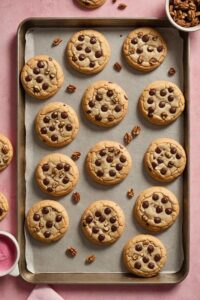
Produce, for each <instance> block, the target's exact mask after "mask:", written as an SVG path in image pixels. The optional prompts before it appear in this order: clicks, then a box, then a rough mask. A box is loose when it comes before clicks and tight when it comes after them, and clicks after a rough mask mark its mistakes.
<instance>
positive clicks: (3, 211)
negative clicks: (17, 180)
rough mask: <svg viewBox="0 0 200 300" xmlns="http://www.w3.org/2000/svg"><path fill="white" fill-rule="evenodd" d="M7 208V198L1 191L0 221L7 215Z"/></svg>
mask: <svg viewBox="0 0 200 300" xmlns="http://www.w3.org/2000/svg"><path fill="white" fill-rule="evenodd" d="M8 210H9V205H8V200H7V198H6V196H5V195H4V194H3V193H0V221H2V220H3V219H4V218H5V216H6V215H7V213H8Z"/></svg>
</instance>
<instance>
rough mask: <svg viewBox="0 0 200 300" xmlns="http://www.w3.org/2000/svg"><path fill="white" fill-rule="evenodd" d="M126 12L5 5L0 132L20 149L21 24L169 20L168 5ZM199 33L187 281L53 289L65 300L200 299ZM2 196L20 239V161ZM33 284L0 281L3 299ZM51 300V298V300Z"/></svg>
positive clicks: (0, 9) (21, 1)
mask: <svg viewBox="0 0 200 300" xmlns="http://www.w3.org/2000/svg"><path fill="white" fill-rule="evenodd" d="M121 2H123V3H126V4H127V8H126V9H125V10H123V11H119V10H117V8H116V6H117V5H116V4H115V5H113V4H112V0H107V3H106V4H105V5H104V6H102V7H101V8H99V9H97V10H94V11H85V10H83V9H80V8H78V7H77V6H76V5H75V2H73V1H72V0H59V1H56V0H29V1H27V0H1V1H0V19H1V21H0V32H1V42H0V44H1V46H0V57H1V68H0V111H1V114H0V115H1V117H0V126H1V127H0V132H2V133H4V134H5V135H7V136H8V137H10V139H11V141H12V143H13V144H14V147H15V146H16V100H17V98H16V97H17V94H16V31H17V27H18V24H19V23H20V22H21V21H22V20H23V19H25V18H28V17H106V16H109V17H112V16H113V17H122V18H126V17H133V18H135V17H146V18H147V17H156V18H158V17H164V15H165V12H164V4H165V1H164V0H153V1H149V0H139V1H138V0H118V3H121ZM199 39H200V32H197V33H192V34H191V35H190V40H191V56H190V70H191V72H190V80H191V97H190V101H191V110H190V113H191V116H190V120H191V123H190V124H191V127H190V137H191V161H190V163H191V165H190V166H191V247H190V248H191V253H190V272H189V275H188V277H187V278H186V279H185V281H183V282H182V283H181V284H179V285H177V286H161V287H158V286H146V287H142V286H132V287H131V286H123V287H117V286H61V285H60V286H59V285H54V286H53V288H54V289H55V290H56V291H57V292H58V293H59V294H60V295H61V296H62V297H63V298H64V299H69V300H74V299H79V300H82V299H96V300H99V299H110V298H112V299H113V300H114V299H122V298H123V299H127V300H128V299H132V300H134V299H138V298H139V297H140V299H141V300H144V299H149V300H151V299H153V300H156V299H159V300H160V299H161V297H162V299H163V300H165V299H171V300H173V299H177V300H188V299H190V300H199V299H200V272H199V270H200V255H199V254H198V253H199V249H200V234H199V231H198V228H199V225H200V222H199V220H200V218H199V216H200V205H199V199H198V195H200V182H199V180H200V179H199V176H200V159H198V155H199V153H200V134H199V132H200V121H199V120H200V105H199V104H198V103H199V101H200V99H199V95H200V84H199V79H200V60H199V55H200V42H199ZM0 191H2V192H3V193H5V195H6V196H7V197H8V199H9V203H10V212H9V214H8V216H7V217H6V219H5V220H4V221H2V222H1V223H0V230H7V231H10V232H12V233H14V234H16V224H17V220H16V205H17V199H16V160H14V161H13V162H12V164H11V165H10V166H9V167H8V168H7V169H6V170H5V171H3V172H2V173H1V174H0ZM33 288H34V286H33V285H31V284H27V283H26V282H24V281H23V280H22V279H21V278H20V277H19V278H12V277H9V276H7V277H4V278H1V279H0V299H2V300H10V299H16V300H18V299H26V298H27V296H28V295H29V293H30V292H31V290H32V289H33ZM47 299H48V297H47Z"/></svg>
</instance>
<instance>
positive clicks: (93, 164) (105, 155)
mask: <svg viewBox="0 0 200 300" xmlns="http://www.w3.org/2000/svg"><path fill="white" fill-rule="evenodd" d="M131 167H132V159H131V156H130V154H129V152H128V151H127V150H126V148H125V147H124V146H122V145H121V144H119V143H117V142H113V141H101V142H99V143H97V144H96V145H94V146H93V147H92V148H91V149H90V151H89V152H88V155H87V158H86V168H87V171H88V173H89V175H90V176H91V177H92V179H94V180H95V181H96V182H98V183H101V184H103V185H114V184H117V183H119V182H120V181H122V180H123V179H124V178H125V177H126V176H127V175H128V173H129V172H130V169H131Z"/></svg>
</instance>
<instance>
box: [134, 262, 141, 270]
mask: <svg viewBox="0 0 200 300" xmlns="http://www.w3.org/2000/svg"><path fill="white" fill-rule="evenodd" d="M134 268H136V269H137V270H139V269H140V268H141V263H140V262H139V261H136V262H135V264H134Z"/></svg>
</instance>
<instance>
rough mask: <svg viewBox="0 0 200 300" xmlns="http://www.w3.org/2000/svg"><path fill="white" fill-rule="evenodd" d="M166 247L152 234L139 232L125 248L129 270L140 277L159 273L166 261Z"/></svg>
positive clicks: (124, 254) (125, 260)
mask: <svg viewBox="0 0 200 300" xmlns="http://www.w3.org/2000/svg"><path fill="white" fill-rule="evenodd" d="M166 256H167V252H166V248H165V246H164V245H163V243H162V242H161V241H160V240H159V239H158V238H155V237H154V236H152V235H148V234H139V235H136V236H135V237H133V238H132V239H130V240H129V241H128V242H127V243H126V245H125V247H124V250H123V259H124V263H125V266H126V267H127V269H128V270H129V272H131V273H133V274H135V275H137V276H140V277H153V276H155V275H157V274H158V273H159V272H160V270H161V269H162V268H163V266H164V265H165V263H166V259H167V257H166Z"/></svg>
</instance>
